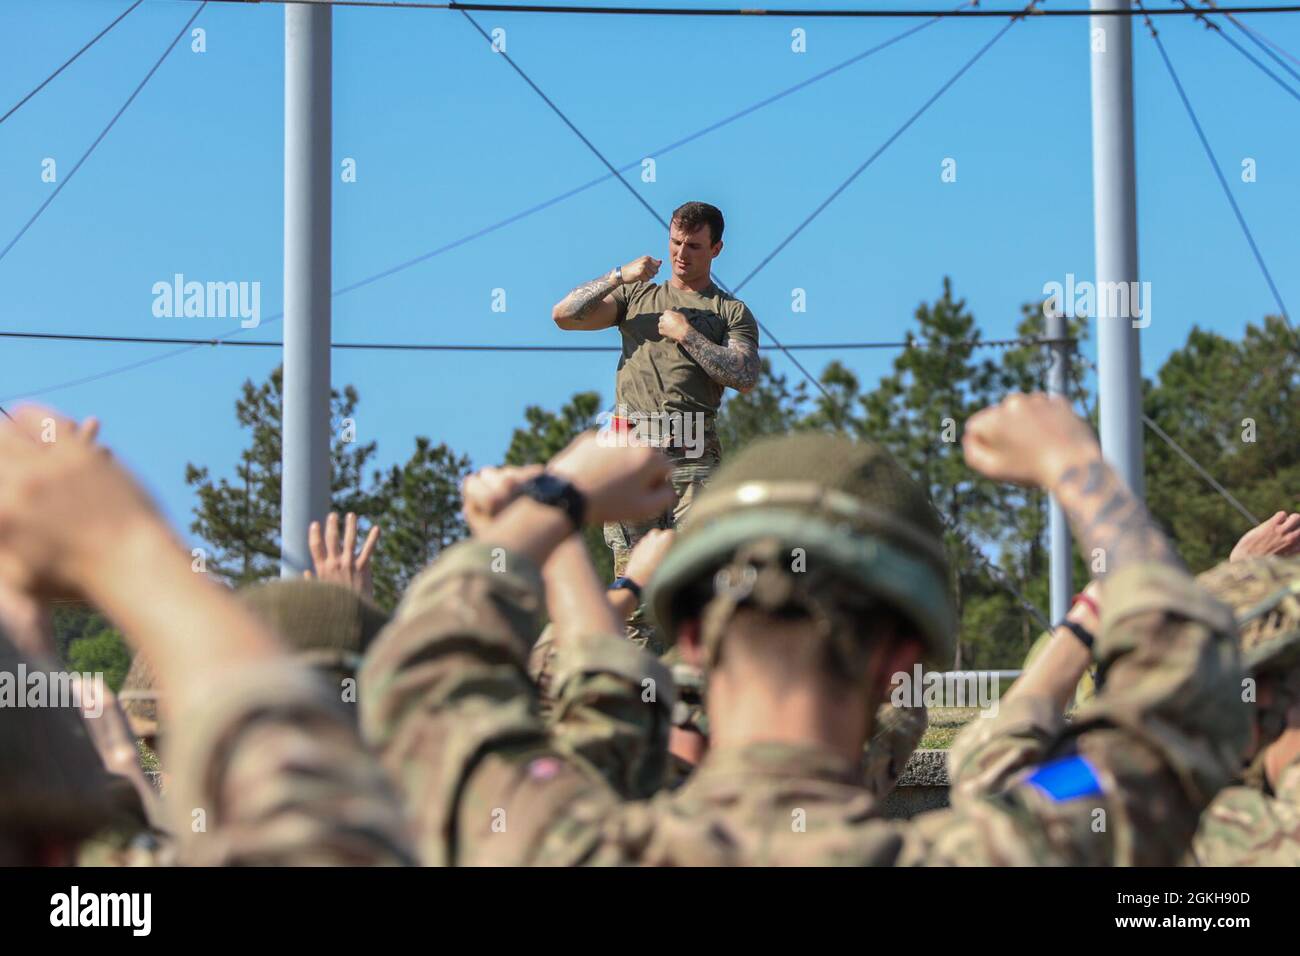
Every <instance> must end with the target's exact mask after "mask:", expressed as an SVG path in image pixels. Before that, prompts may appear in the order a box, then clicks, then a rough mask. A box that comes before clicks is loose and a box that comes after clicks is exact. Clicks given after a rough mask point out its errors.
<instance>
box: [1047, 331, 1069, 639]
mask: <svg viewBox="0 0 1300 956" xmlns="http://www.w3.org/2000/svg"><path fill="white" fill-rule="evenodd" d="M1065 335H1066V322H1065V316H1064V314H1062V313H1061V311H1060V309H1059V308H1057V309H1056V310H1055V311H1054V312H1053V313H1052V314H1049V315H1048V316H1047V337H1048V338H1049V339H1055V340H1056V341H1054V342H1053V343H1052V345H1051V346H1050V347H1049V348H1050V350H1051V356H1052V364H1051V365H1050V366H1049V367H1048V369H1047V393H1048V394H1049V395H1065V394H1066V389H1067V386H1066V383H1067V382H1068V381H1069V365H1068V364H1067V363H1068V362H1069V361H1070V349H1069V346H1068V345H1067V344H1066V343H1065V342H1064V341H1062V340H1063V339H1064V338H1065ZM1048 508H1049V510H1048V516H1047V520H1048V526H1047V528H1048V536H1049V537H1050V539H1051V557H1052V563H1051V582H1052V618H1051V620H1052V623H1053V624H1055V623H1056V622H1057V621H1059V620H1062V619H1063V618H1064V617H1065V614H1066V612H1067V611H1069V610H1070V598H1071V596H1072V590H1073V582H1072V581H1071V571H1072V570H1073V568H1072V567H1071V565H1072V563H1073V560H1072V555H1071V552H1070V524H1069V522H1067V521H1066V520H1065V510H1064V509H1063V508H1062V507H1061V505H1060V502H1058V501H1057V500H1056V496H1055V495H1053V496H1052V498H1051V503H1050V504H1049V506H1048Z"/></svg>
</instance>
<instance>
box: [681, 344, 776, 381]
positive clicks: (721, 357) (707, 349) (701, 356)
mask: <svg viewBox="0 0 1300 956" xmlns="http://www.w3.org/2000/svg"><path fill="white" fill-rule="evenodd" d="M681 346H682V348H684V349H686V351H687V352H689V353H690V356H691V358H693V359H695V361H697V362H699V363H700V367H701V368H703V369H704V371H705V372H707V373H708V376H709V378H711V379H713V380H714V381H715V382H717V383H718V384H719V385H725V386H726V387H728V388H734V389H736V390H738V391H742V392H744V391H748V390H749V389H751V388H753V387H754V383H755V382H757V381H758V364H759V363H758V350H757V349H756V348H754V346H752V345H751V344H749V343H748V342H745V341H742V340H740V339H733V340H732V341H731V342H730V343H729V344H727V345H714V344H713V343H712V342H710V341H709V340H708V339H706V338H705V337H704V336H703V335H701V334H700V333H699V332H698V331H696V330H695V329H691V330H690V331H688V332H687V333H686V337H685V338H683V339H682V341H681Z"/></svg>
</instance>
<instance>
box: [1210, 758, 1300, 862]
mask: <svg viewBox="0 0 1300 956" xmlns="http://www.w3.org/2000/svg"><path fill="white" fill-rule="evenodd" d="M1189 862H1191V863H1194V864H1196V865H1199V866H1300V763H1293V764H1291V765H1290V766H1289V767H1287V768H1286V769H1285V770H1284V771H1283V772H1282V774H1281V776H1280V778H1279V779H1278V786H1277V790H1276V792H1274V793H1272V794H1268V793H1265V792H1264V791H1263V790H1260V789H1257V788H1255V787H1251V786H1237V787H1229V788H1228V789H1226V790H1223V791H1220V793H1219V795H1218V796H1217V797H1215V798H1214V802H1213V803H1211V804H1210V807H1209V809H1208V810H1206V811H1205V813H1204V814H1202V816H1201V825H1200V827H1199V829H1197V831H1196V839H1195V840H1193V841H1192V853H1191V854H1190V859H1189Z"/></svg>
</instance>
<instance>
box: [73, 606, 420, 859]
mask: <svg viewBox="0 0 1300 956" xmlns="http://www.w3.org/2000/svg"><path fill="white" fill-rule="evenodd" d="M239 598H240V600H241V601H242V602H243V603H244V604H245V606H247V607H249V608H250V609H252V610H253V611H254V613H257V614H259V615H260V616H262V617H263V618H264V619H265V620H267V622H268V623H270V624H271V625H273V626H274V627H275V628H276V631H277V633H278V634H279V635H280V636H281V637H282V638H283V639H284V640H285V642H286V643H287V644H288V645H289V646H290V647H292V648H293V649H294V650H295V652H296V653H295V656H296V657H299V658H301V659H299V660H294V659H289V658H286V659H283V660H279V661H276V662H273V663H269V664H268V663H259V664H257V665H255V666H252V667H248V668H244V669H241V670H240V671H238V672H235V673H230V674H226V675H222V677H221V679H220V680H217V681H214V687H215V688H216V690H215V692H214V693H212V694H211V695H209V696H208V697H207V698H205V699H204V700H201V701H181V702H174V703H173V706H172V710H171V711H170V712H169V713H168V717H169V720H171V721H172V724H174V725H175V726H177V727H180V728H181V732H180V733H167V734H166V737H165V740H164V751H163V756H164V758H165V759H164V766H165V767H166V768H167V771H168V778H169V786H168V791H167V794H166V798H165V800H164V802H163V805H164V810H165V812H166V815H167V822H168V824H169V829H170V832H171V833H172V834H174V835H175V842H174V844H173V843H172V841H170V840H168V839H165V838H163V839H158V840H157V841H156V842H155V843H153V844H150V845H144V844H143V843H142V842H141V840H139V839H136V840H134V841H133V842H132V843H129V844H127V845H120V844H119V845H115V844H109V845H107V846H106V847H104V848H102V849H101V854H100V856H98V857H97V858H93V859H94V861H95V862H118V863H128V864H129V863H164V862H169V861H171V860H172V859H176V860H178V861H179V862H181V863H186V864H195V865H203V866H220V865H237V864H245V865H261V866H278V865H291V866H297V865H323V864H334V865H348V866H357V865H374V864H408V863H410V862H412V857H411V855H410V850H409V843H408V840H407V834H406V830H405V827H404V824H403V821H402V819H401V814H400V811H399V808H398V806H397V804H396V801H395V799H394V796H393V793H392V790H391V787H390V785H389V783H388V781H387V780H386V779H385V778H384V776H383V774H382V771H381V770H380V769H379V767H377V766H376V765H375V763H374V761H373V760H372V759H371V758H370V757H369V755H368V754H366V752H365V750H364V749H363V747H362V746H361V742H360V740H359V739H358V736H357V732H356V729H355V711H354V710H353V709H352V708H351V707H348V708H347V709H345V705H344V704H343V703H342V702H341V700H340V697H341V696H342V695H341V694H340V691H339V687H338V682H339V681H340V680H343V679H347V678H349V677H350V676H351V675H352V674H353V673H354V667H355V663H356V661H357V659H358V655H359V653H360V651H361V650H363V649H364V647H365V645H366V644H367V643H368V641H369V639H370V637H371V636H373V634H374V633H376V632H377V631H378V630H379V627H380V625H382V623H383V622H384V620H385V618H384V617H383V615H382V614H381V612H379V611H378V610H376V609H374V608H373V607H371V606H370V605H368V604H367V603H366V602H364V601H363V600H362V599H360V598H359V597H358V596H356V595H355V594H353V593H352V592H351V591H349V590H348V589H346V588H343V587H340V586H338V585H334V584H328V583H325V582H319V581H300V580H289V581H274V582H270V583H267V584H263V585H257V586H254V587H251V588H247V589H245V590H243V591H241V592H240V595H239ZM137 657H139V655H137ZM304 664H310V665H313V666H312V669H311V670H308V668H307V667H305V666H304ZM133 670H134V667H133ZM148 672H149V668H148V665H147V663H145V664H142V665H141V669H140V673H141V674H146V673H148ZM150 683H151V684H152V681H150ZM331 685H332V686H331ZM152 694H153V698H154V702H156V699H157V688H156V687H154V688H153V689H152ZM169 726H171V725H169ZM137 836H139V835H137Z"/></svg>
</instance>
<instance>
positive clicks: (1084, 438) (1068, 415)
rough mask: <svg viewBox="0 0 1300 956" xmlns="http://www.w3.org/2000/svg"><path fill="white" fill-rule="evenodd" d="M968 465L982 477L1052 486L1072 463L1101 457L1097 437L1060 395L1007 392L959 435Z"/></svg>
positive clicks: (973, 418)
mask: <svg viewBox="0 0 1300 956" xmlns="http://www.w3.org/2000/svg"><path fill="white" fill-rule="evenodd" d="M962 450H963V451H964V452H965V454H966V464H968V465H970V466H971V468H973V469H975V470H976V471H978V472H979V473H980V474H982V475H986V476H988V477H989V478H994V479H997V480H998V481H1010V482H1014V483H1015V484H1018V485H1036V486H1038V487H1039V488H1051V487H1052V485H1053V484H1054V483H1055V482H1056V480H1057V479H1058V478H1060V477H1061V474H1062V473H1063V472H1064V471H1065V470H1066V469H1067V468H1068V467H1069V466H1070V465H1072V464H1075V463H1077V462H1079V461H1083V460H1095V459H1098V458H1100V457H1101V448H1100V447H1099V446H1098V444H1097V438H1096V436H1095V435H1093V433H1092V429H1091V428H1089V427H1088V425H1087V423H1086V422H1084V421H1083V419H1081V418H1079V416H1078V415H1076V414H1075V413H1074V409H1072V408H1071V407H1070V403H1069V402H1068V401H1066V400H1065V399H1064V398H1060V397H1059V396H1054V395H1044V394H1042V393H1041V392H1040V393H1035V394H1032V395H1021V394H1018V393H1017V394H1011V395H1008V396H1007V397H1006V398H1004V399H1003V400H1002V401H1001V402H999V403H998V404H996V405H990V406H989V407H988V408H986V409H984V410H982V411H980V412H977V413H975V414H974V415H972V416H971V417H970V418H969V419H968V420H967V422H966V429H965V431H964V433H963V434H962Z"/></svg>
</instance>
